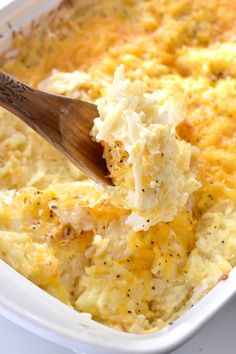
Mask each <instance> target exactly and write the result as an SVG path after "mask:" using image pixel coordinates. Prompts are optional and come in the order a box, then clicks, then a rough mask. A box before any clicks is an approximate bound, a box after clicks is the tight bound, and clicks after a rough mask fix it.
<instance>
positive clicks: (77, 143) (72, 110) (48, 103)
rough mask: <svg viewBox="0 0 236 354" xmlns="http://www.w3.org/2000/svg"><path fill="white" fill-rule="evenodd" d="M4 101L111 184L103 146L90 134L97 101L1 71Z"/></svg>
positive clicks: (99, 179)
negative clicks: (60, 93) (42, 87)
mask: <svg viewBox="0 0 236 354" xmlns="http://www.w3.org/2000/svg"><path fill="white" fill-rule="evenodd" d="M0 105H1V106H2V107H4V108H5V109H7V110H8V111H10V112H12V113H14V114H15V115H16V116H18V117H19V118H20V119H22V120H23V121H24V122H25V123H27V124H28V125H29V126H30V127H31V128H33V129H34V130H35V131H36V132H37V133H38V134H40V135H41V136H42V137H43V138H45V139H46V140H48V141H49V142H50V143H51V144H53V145H54V146H55V147H56V148H57V149H58V150H60V151H61V152H62V153H63V154H65V155H66V156H67V157H68V159H69V160H70V161H71V162H72V163H73V164H75V165H76V166H77V167H79V168H80V169H81V171H83V172H84V173H85V174H86V175H88V176H89V177H90V178H92V179H93V180H95V181H97V182H102V183H106V184H111V181H110V179H109V177H108V170H107V167H106V162H105V160H104V159H103V157H102V155H103V149H102V146H101V145H100V144H98V143H96V142H94V141H93V140H92V139H91V136H90V131H91V129H92V126H93V120H94V118H95V117H98V115H99V114H98V111H97V107H96V105H94V104H91V103H88V102H84V101H80V100H75V99H72V98H68V97H64V96H58V95H52V94H49V93H46V92H42V91H39V90H36V89H33V88H31V87H29V86H27V85H25V84H23V83H21V82H20V81H18V80H16V79H14V78H13V77H11V76H9V75H7V74H6V73H4V72H1V71H0ZM39 149H40V146H39Z"/></svg>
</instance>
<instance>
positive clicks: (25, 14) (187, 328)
mask: <svg viewBox="0 0 236 354" xmlns="http://www.w3.org/2000/svg"><path fill="white" fill-rule="evenodd" d="M59 2H60V0H50V1H48V0H41V1H38V0H0V34H1V35H3V37H2V36H1V38H0V50H1V51H3V50H6V49H7V48H9V47H10V46H11V33H12V30H17V29H19V26H27V24H29V23H30V22H31V21H32V20H33V19H35V18H38V17H39V16H41V15H42V14H44V13H47V12H48V11H49V10H51V9H52V8H54V7H55V6H57V5H58V3H59ZM6 3H9V4H8V5H6ZM0 289H1V291H0V314H1V315H3V316H5V317H6V318H8V319H9V320H11V321H13V322H15V323H17V324H18V325H20V326H22V327H24V328H26V329H28V330H29V331H32V332H34V333H36V334H38V335H40V336H42V337H44V338H47V339H48V340H51V341H53V342H56V343H58V344H61V345H63V346H65V347H68V348H70V349H72V350H74V351H75V352H77V353H81V354H82V353H83V354H85V353H88V354H99V353H102V354H118V353H130V354H131V353H133V354H135V353H137V354H138V353H139V354H148V353H153V354H154V353H155V354H157V353H168V352H170V351H172V350H174V349H175V348H177V347H178V346H180V345H181V344H182V343H183V342H185V341H187V340H188V339H189V338H190V337H191V336H192V335H193V334H194V333H196V331H197V330H198V329H199V328H201V327H202V326H203V325H204V324H205V323H206V322H207V320H208V319H209V318H210V317H211V316H213V315H214V314H215V313H216V312H217V311H218V310H219V309H220V308H221V307H222V306H223V305H224V304H225V303H226V302H227V301H228V300H229V299H230V297H231V296H233V295H234V294H235V293H236V269H234V270H233V271H232V272H231V274H230V275H229V278H228V279H227V280H226V281H221V282H220V283H219V284H218V285H217V286H216V287H215V288H214V289H213V290H212V291H211V292H210V293H208V294H207V295H206V296H205V297H204V298H203V299H202V300H201V301H199V302H198V303H197V304H196V305H195V306H194V307H193V308H191V309H190V310H189V311H187V312H186V313H185V314H184V315H182V316H181V317H180V318H179V319H178V320H177V321H175V322H174V323H173V325H171V326H168V327H166V328H164V329H163V330H161V331H159V332H156V333H151V334H144V335H133V334H127V333H121V332H118V331H115V330H113V329H111V328H108V327H106V326H104V325H101V324H99V323H97V322H95V321H93V320H92V319H91V318H90V316H89V315H86V314H80V313H78V312H76V311H74V310H73V309H72V308H70V307H68V306H66V305H64V304H63V303H61V302H60V301H58V300H56V299H54V298H53V297H52V296H50V295H48V294H47V293H46V292H44V291H43V290H41V289H40V288H38V287H37V286H35V285H34V284H32V283H31V282H29V281H28V280H27V279H25V278H24V277H22V276H21V275H20V274H18V273H17V272H16V271H14V270H13V269H11V268H10V267H9V266H8V265H7V264H5V263H4V262H3V261H1V260H0Z"/></svg>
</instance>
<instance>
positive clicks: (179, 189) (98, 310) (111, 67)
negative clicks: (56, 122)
mask: <svg viewBox="0 0 236 354" xmlns="http://www.w3.org/2000/svg"><path fill="white" fill-rule="evenodd" d="M235 35H236V2H235V1H232V0H209V1H205V0H204V1H203V0H192V1H191V0H176V1H169V0H142V1H141V0H139V1H137V0H112V1H110V0H75V1H65V2H64V3H62V5H61V6H60V7H59V8H58V9H57V10H55V11H53V12H51V13H50V14H49V15H48V16H47V17H46V18H44V19H42V20H40V22H38V23H34V24H32V29H31V31H30V34H29V35H26V34H24V33H21V32H19V33H17V34H14V36H13V41H14V46H13V50H12V51H10V52H8V53H6V54H5V55H4V57H3V58H2V59H1V69H3V70H5V71H6V72H8V73H10V74H12V75H14V76H16V77H17V78H19V79H21V80H22V81H24V82H26V83H28V84H31V85H33V86H35V87H38V88H40V89H42V90H45V91H48V92H53V93H57V94H61V95H68V96H71V97H74V98H80V99H84V100H87V101H91V102H95V103H96V104H97V105H98V109H99V114H100V117H98V118H97V119H96V120H95V121H94V127H93V130H92V132H91V136H92V138H93V139H94V140H96V141H98V142H99V143H101V144H102V145H103V146H104V157H105V159H106V162H107V166H108V169H109V172H110V174H111V177H112V179H113V181H114V187H104V186H101V185H97V184H96V183H94V182H93V181H91V180H88V179H87V178H86V176H84V175H83V174H82V173H81V172H80V171H78V170H77V169H76V168H75V167H74V166H72V165H71V164H70V162H68V161H67V160H66V158H64V157H63V156H62V155H61V154H60V153H59V152H57V151H56V150H55V149H54V148H53V147H52V146H50V145H49V144H48V143H46V142H45V141H44V140H42V139H41V138H40V137H39V136H38V135H37V134H36V133H35V132H33V131H32V130H31V129H30V128H29V127H27V126H26V125H24V123H22V122H21V121H20V120H19V119H17V118H16V117H14V116H13V115H12V114H10V113H8V112H7V111H5V110H3V109H1V110H0V257H1V258H2V259H3V260H4V261H6V262H7V263H8V264H9V265H11V266H12V267H13V268H15V269H16V270H17V271H18V272H20V273H21V274H23V275H24V276H25V277H27V278H28V279H30V280H31V281H32V282H34V283H35V284H37V285H38V286H39V287H41V288H42V289H44V290H45V291H47V292H48V293H50V294H51V295H53V296H55V297H57V298H58V299H60V300H61V301H63V302H64V303H66V304H68V305H70V306H73V307H74V308H75V309H76V310H78V311H80V312H87V313H90V314H91V315H92V318H93V319H95V320H97V321H99V322H101V323H104V324H105V325H108V326H111V327H113V328H115V329H118V330H122V331H126V332H130V333H144V332H148V331H152V330H158V329H160V328H162V327H164V326H166V325H168V324H170V323H171V322H173V321H174V320H175V319H176V318H177V317H179V316H180V314H181V313H183V312H184V311H186V310H187V309H188V308H189V307H191V306H193V305H194V304H195V303H196V302H197V301H198V300H199V299H200V298H201V297H202V296H203V295H205V294H206V293H207V292H208V291H209V290H210V289H211V288H212V287H213V286H214V285H215V284H216V283H217V282H219V281H220V280H225V279H226V278H227V274H228V273H229V272H230V270H231V269H232V268H233V267H234V266H235V265H236V81H235V78H236V40H235V38H236V37H235Z"/></svg>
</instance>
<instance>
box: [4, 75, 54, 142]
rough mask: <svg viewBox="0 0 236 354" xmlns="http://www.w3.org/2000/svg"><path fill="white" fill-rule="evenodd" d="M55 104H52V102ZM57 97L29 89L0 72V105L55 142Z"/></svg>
mask: <svg viewBox="0 0 236 354" xmlns="http://www.w3.org/2000/svg"><path fill="white" fill-rule="evenodd" d="M53 100H54V101H55V102H52V101H53ZM57 101H58V103H59V98H58V97H57V96H52V95H49V94H47V93H46V92H42V91H39V90H37V89H34V88H32V87H29V86H27V85H25V84H23V83H22V82H20V81H18V80H16V79H15V78H13V77H11V76H10V75H8V74H6V73H4V72H3V71H0V105H1V106H2V107H4V108H6V109H7V110H8V111H10V112H11V113H13V114H15V115H16V116H18V117H19V118H21V119H22V120H23V121H24V122H25V123H27V124H28V125H29V126H30V127H31V128H33V129H34V130H35V131H37V132H38V133H39V134H40V135H43V136H45V131H46V134H47V139H48V138H50V139H52V140H53V141H54V140H55V133H56V134H59V135H61V133H60V131H59V130H58V129H56V128H57V126H58V116H59V115H58V112H57V111H56V110H55V107H57Z"/></svg>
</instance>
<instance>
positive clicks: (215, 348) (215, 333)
mask: <svg viewBox="0 0 236 354" xmlns="http://www.w3.org/2000/svg"><path fill="white" fill-rule="evenodd" d="M235 330H236V298H234V299H233V300H231V302H230V303H228V304H227V305H226V306H225V307H224V308H223V309H222V310H221V311H220V312H219V313H218V314H217V315H216V316H215V317H214V318H213V319H212V320H211V321H210V322H208V324H207V325H206V326H205V327H203V328H202V329H201V331H200V332H199V333H198V334H197V335H195V337H194V338H192V339H191V340H190V341H189V342H188V343H186V344H185V345H184V346H182V347H181V348H179V349H178V350H176V351H174V352H173V353H172V354H235V353H236V331H235ZM0 343H1V344H0V353H1V354H73V352H72V351H71V350H68V349H66V348H63V347H60V346H58V345H56V344H53V343H50V342H48V341H46V340H45V339H42V338H40V337H37V336H36V335H34V334H31V333H29V332H27V331H26V330H24V329H22V328H20V327H18V326H16V325H15V324H13V323H11V322H9V321H8V320H6V319H4V318H2V317H0ZM94 354H96V353H94ZM111 354H112V353H111Z"/></svg>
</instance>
